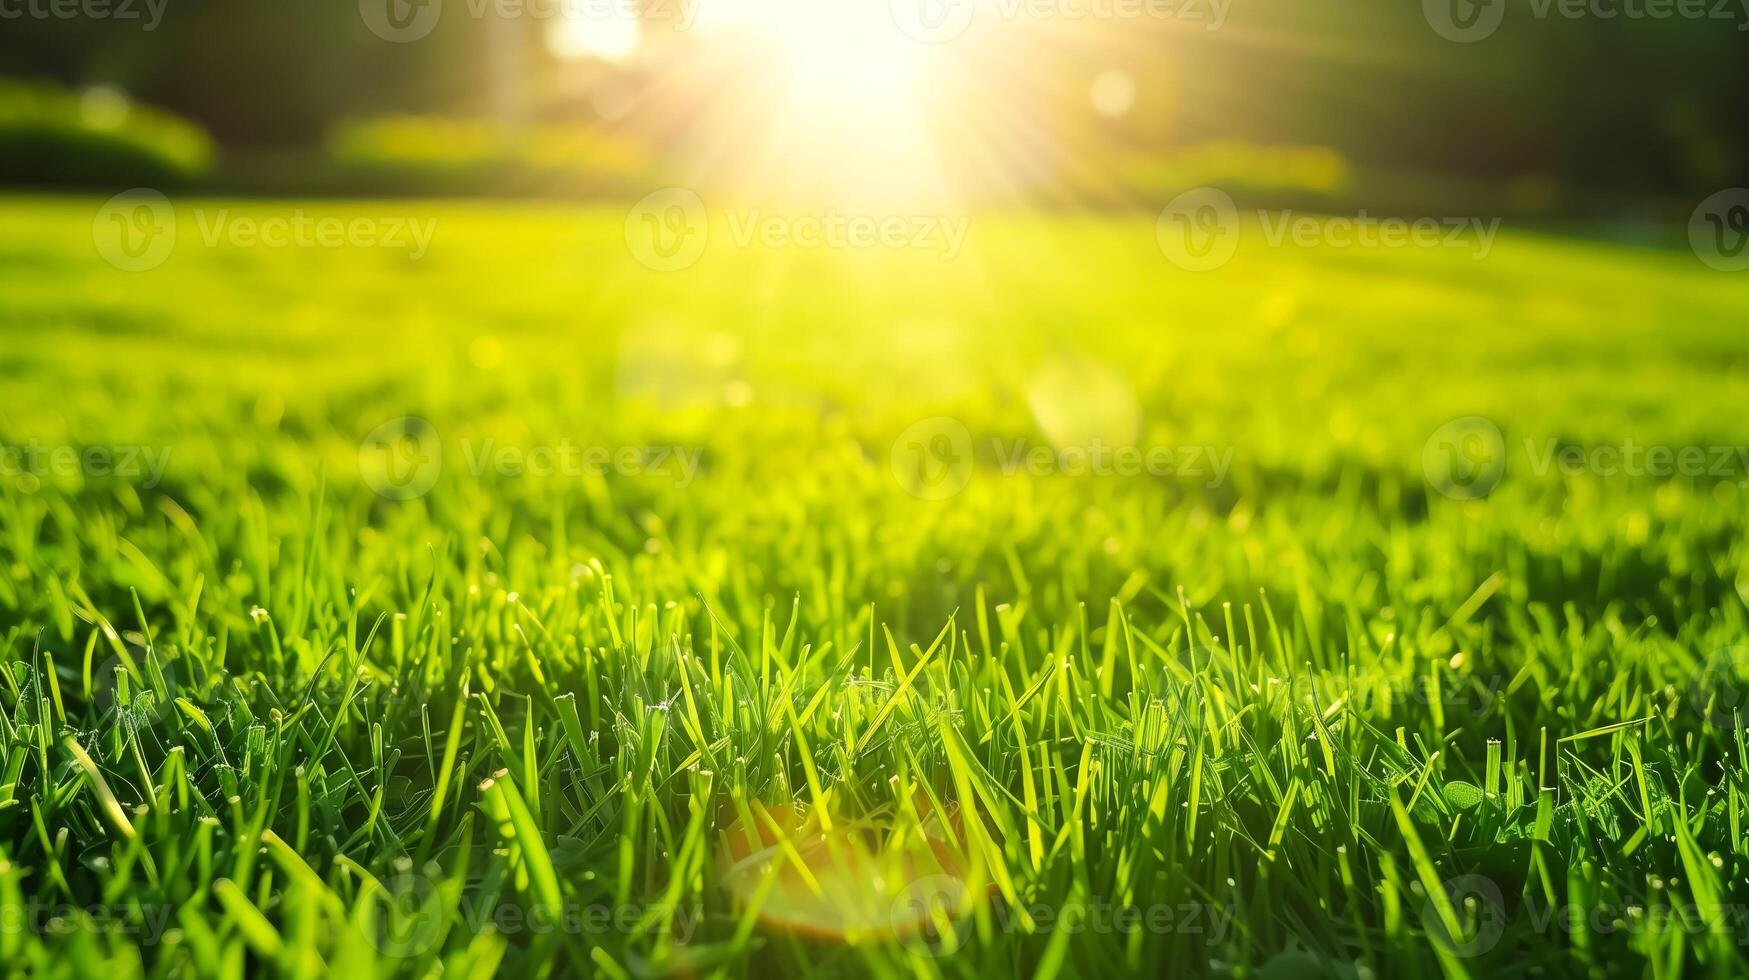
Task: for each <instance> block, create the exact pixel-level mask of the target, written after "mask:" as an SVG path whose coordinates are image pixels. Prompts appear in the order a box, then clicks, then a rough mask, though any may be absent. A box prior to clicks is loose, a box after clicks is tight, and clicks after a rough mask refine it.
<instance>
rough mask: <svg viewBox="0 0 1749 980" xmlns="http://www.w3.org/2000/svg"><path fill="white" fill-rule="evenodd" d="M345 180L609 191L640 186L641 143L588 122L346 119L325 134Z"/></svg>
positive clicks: (645, 170) (644, 171) (456, 188)
mask: <svg viewBox="0 0 1749 980" xmlns="http://www.w3.org/2000/svg"><path fill="white" fill-rule="evenodd" d="M328 154H329V159H330V161H331V162H332V164H333V166H334V169H335V170H337V171H338V172H339V175H340V176H341V177H342V178H343V179H348V180H349V182H351V183H355V184H364V185H374V184H376V183H377V182H379V181H381V182H384V183H385V186H386V187H390V188H399V189H401V190H403V191H405V190H414V189H416V190H418V191H421V192H426V193H456V192H463V191H477V190H479V189H481V188H482V187H488V188H490V189H493V190H499V191H508V190H515V189H517V188H538V189H540V190H542V191H543V192H551V191H553V190H564V191H569V192H573V193H601V194H612V193H617V192H626V191H629V190H631V189H633V188H635V187H638V186H642V184H643V182H644V181H645V180H646V179H647V176H648V175H649V174H650V172H651V170H652V169H653V168H654V167H655V163H654V161H653V160H652V159H651V154H650V152H649V150H648V148H647V147H645V146H643V145H642V144H640V143H639V142H637V141H635V140H632V139H629V138H627V137H624V136H616V135H613V134H609V133H604V132H601V131H600V130H598V129H593V128H591V127H587V126H557V125H550V126H536V127H529V128H511V127H507V126H503V125H499V124H496V123H492V122H486V121H480V120H469V119H453V118H438V117H426V116H395V117H389V118H382V119H374V120H368V121H362V122H349V123H344V124H342V125H340V126H339V127H337V128H336V130H335V132H334V134H333V136H332V137H331V138H330V139H329V141H328Z"/></svg>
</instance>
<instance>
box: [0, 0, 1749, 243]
mask: <svg viewBox="0 0 1749 980" xmlns="http://www.w3.org/2000/svg"><path fill="white" fill-rule="evenodd" d="M1422 7H1423V5H1422V4H1420V3H1413V2H1410V3H1403V2H1398V0H1356V2H1353V3H1345V4H1307V3H1303V2H1299V0H1253V2H1249V3H1244V4H1234V5H1232V7H1231V9H1230V11H1229V12H1228V16H1227V17H1226V19H1225V22H1224V24H1223V26H1222V27H1221V28H1220V29H1219V30H1206V29H1205V28H1204V26H1203V25H1202V24H1198V23H1194V22H1175V21H1172V20H1170V19H1159V20H1153V21H1138V22H1133V23H1130V22H1125V23H1121V24H1115V23H1114V24H1109V25H1104V26H1107V27H1110V28H1111V31H1110V34H1113V35H1116V36H1115V37H1113V36H1104V37H1101V36H1099V35H1098V34H1097V32H1093V31H1082V30H1081V29H1080V28H1081V27H1082V26H1086V25H1080V24H1068V23H1061V24H1045V25H1038V27H1039V29H1038V30H1029V31H1019V32H1016V33H1024V34H1027V35H1028V38H1029V43H1031V45H1032V46H1031V47H1029V48H1028V49H1027V50H1026V51H1025V56H1024V58H1022V59H1019V60H1021V61H1023V62H1024V63H1025V64H1026V65H1028V66H1029V70H1028V71H1026V72H1019V73H1013V74H1014V77H1011V78H1010V77H1004V78H1003V79H1002V80H1001V84H1000V86H999V88H1000V91H1001V94H1002V96H1003V98H1004V100H1006V101H1005V102H1004V103H1003V108H1005V109H1007V110H1009V111H1011V112H1015V113H1024V114H1025V115H1026V116H1028V117H1029V118H1037V119H1038V121H1039V122H1040V123H1041V124H1042V125H1044V126H1046V127H1047V128H1049V129H1050V130H1051V131H1052V132H1054V133H1058V134H1072V135H1070V136H1068V137H1065V145H1064V146H1063V147H1062V148H1061V149H1062V151H1063V152H1064V153H1067V154H1071V155H1074V156H1077V157H1079V156H1081V155H1082V154H1084V153H1086V152H1088V151H1090V150H1094V149H1097V148H1098V147H1099V146H1101V145H1106V144H1109V145H1110V146H1112V147H1116V148H1120V149H1123V150H1129V151H1133V152H1136V153H1138V154H1154V153H1166V152H1174V151H1180V150H1183V149H1184V148H1186V147H1195V146H1200V145H1203V144H1223V143H1225V142H1226V141H1234V140H1236V141H1242V142H1245V143H1251V144H1256V145H1260V146H1272V145H1287V146H1323V147H1329V148H1330V149H1331V150H1333V151H1335V152H1336V153H1338V154H1340V155H1341V156H1342V157H1343V158H1344V159H1346V160H1348V161H1349V162H1350V164H1351V165H1352V166H1353V167H1354V169H1355V171H1356V172H1357V173H1366V174H1369V175H1370V174H1371V173H1374V172H1380V173H1413V174H1435V175H1444V176H1448V177H1452V178H1459V179H1462V180H1467V181H1472V182H1476V183H1477V184H1478V185H1481V186H1488V185H1499V184H1501V183H1502V182H1510V181H1518V182H1521V184H1523V186H1527V187H1528V186H1541V187H1545V188H1546V187H1556V188H1579V189H1588V190H1594V191H1600V192H1604V193H1603V194H1602V195H1601V201H1599V199H1598V198H1595V197H1585V196H1583V195H1577V194H1569V195H1549V194H1543V195H1542V197H1544V198H1546V199H1549V200H1558V201H1562V202H1566V203H1567V204H1569V205H1570V206H1571V208H1572V209H1574V210H1584V211H1588V212H1593V213H1597V212H1602V213H1610V212H1612V207H1611V205H1612V204H1613V205H1614V208H1613V210H1620V202H1625V201H1633V202H1639V201H1643V200H1645V199H1646V198H1648V197H1650V196H1655V195H1659V194H1669V195H1672V197H1673V199H1674V200H1675V201H1676V202H1678V203H1680V202H1682V201H1687V202H1688V204H1689V206H1690V207H1692V201H1693V200H1694V199H1695V197H1696V195H1697V194H1701V193H1711V192H1712V191H1715V190H1717V189H1719V188H1720V187H1727V186H1732V185H1733V184H1743V183H1749V130H1746V129H1745V127H1743V126H1742V125H1741V118H1740V117H1741V112H1742V110H1741V107H1742V104H1743V102H1744V97H1745V96H1746V95H1749V57H1745V54H1746V53H1749V51H1746V48H1749V32H1745V31H1743V30H1741V29H1740V27H1741V25H1740V24H1739V23H1737V22H1736V20H1733V19H1731V18H1728V17H1717V16H1710V15H1709V16H1708V17H1705V18H1689V19H1684V18H1681V17H1670V18H1667V19H1662V20H1651V19H1646V18H1644V17H1641V18H1632V17H1622V16H1618V17H1615V18H1613V19H1610V18H1604V17H1598V16H1591V15H1587V16H1583V17H1579V18H1571V17H1565V16H1558V15H1555V14H1550V13H1545V15H1544V16H1541V17H1539V16H1537V15H1536V13H1535V11H1534V9H1533V8H1532V7H1531V6H1530V5H1526V4H1514V5H1511V6H1510V8H1509V9H1508V10H1507V13H1506V15H1505V19H1504V23H1503V24H1502V26H1501V27H1500V29H1499V30H1498V31H1497V32H1496V33H1495V34H1494V35H1493V36H1491V37H1489V38H1487V39H1486V40H1485V41H1481V42H1479V43H1475V44H1454V43H1451V42H1449V41H1447V40H1445V39H1444V38H1442V37H1440V36H1439V35H1438V34H1437V33H1436V32H1435V31H1434V30H1433V29H1432V28H1431V27H1430V26H1429V23H1428V21H1427V19H1426V17H1425V15H1424V13H1423V9H1422ZM463 9H464V8H463V7H461V6H460V5H452V7H451V11H450V13H448V14H446V15H445V17H444V19H443V21H442V22H441V23H440V24H439V25H438V26H437V28H436V30H434V31H433V32H432V34H431V35H430V36H429V37H427V38H425V39H423V40H421V41H420V42H419V43H416V44H391V43H388V42H385V41H383V40H382V39H381V38H378V37H376V36H374V35H373V34H372V33H371V32H370V31H369V29H367V28H366V26H365V25H364V24H363V22H362V20H361V18H360V16H359V8H358V4H357V3H354V2H351V0H308V2H304V3H299V4H295V5H293V4H239V3H234V2H232V3H224V2H221V0H178V2H177V3H175V4H172V5H170V6H169V7H168V8H167V9H166V13H165V16H164V18H163V22H162V23H161V24H159V25H157V26H156V27H155V29H153V30H150V31H143V30H141V29H140V28H139V27H138V26H129V25H128V24H125V23H119V22H115V21H107V22H105V21H95V20H85V21H57V20H30V19H21V20H15V21H8V22H7V26H6V29H5V31H4V32H3V33H0V66H4V70H5V71H6V72H8V73H10V74H14V75H41V76H43V77H48V78H53V79H56V80H58V81H60V82H61V83H62V84H65V85H68V86H72V87H79V86H86V85H93V84H104V85H111V86H115V87H117V88H120V89H123V90H125V91H127V92H129V93H131V94H132V95H133V96H134V97H136V98H137V99H139V100H140V101H142V102H147V103H151V104H154V105H163V106H166V107H168V108H170V109H172V110H173V111H175V112H177V113H180V114H182V115H184V116H187V117H189V118H192V119H196V120H198V121H200V123H201V124H202V125H203V126H205V127H207V129H208V130H209V131H210V132H212V133H213V134H214V136H215V138H216V139H217V140H218V141H219V142H220V143H221V144H223V145H224V146H226V147H227V149H230V148H245V149H256V148H273V149H275V150H284V149H286V148H297V149H298V150H300V151H302V152H305V153H309V152H314V151H316V150H319V149H320V147H321V146H323V145H324V143H325V141H327V140H328V139H329V138H330V136H331V134H332V133H333V131H334V127H335V126H336V125H337V124H338V123H339V122H340V121H341V120H343V119H347V118H375V117H386V116H393V115H401V114H415V115H422V116H424V115H433V116H454V117H471V118H491V117H493V116H494V115H495V114H496V113H498V112H500V111H501V110H502V109H503V105H501V104H497V102H498V100H499V95H500V94H501V93H500V92H499V91H498V90H497V89H496V88H495V86H496V85H497V84H498V81H499V80H501V78H502V77H503V74H504V59H503V58H502V57H501V55H502V53H503V51H504V50H509V49H513V50H515V51H517V52H518V54H517V56H516V58H515V59H513V60H514V61H515V62H516V70H517V71H518V72H519V73H520V74H521V76H522V79H523V86H524V89H525V92H524V94H525V96H526V98H525V99H524V102H525V103H526V104H521V105H518V106H517V107H516V110H517V112H519V113H523V114H525V115H526V118H528V119H529V120H531V121H532V122H535V123H539V124H573V123H576V124H587V125H597V124H599V125H602V126H604V127H605V128H609V129H618V128H625V129H629V130H631V131H633V132H639V131H642V132H645V133H647V134H650V135H654V136H656V137H657V139H656V141H655V142H654V143H653V145H656V146H657V147H658V149H659V150H660V147H661V146H662V144H661V138H663V137H667V136H672V135H673V130H682V129H684V128H685V127H686V126H688V125H689V124H690V121H691V117H687V116H679V117H677V118H675V119H669V120H665V121H664V122H665V123H667V124H668V125H669V128H668V129H663V128H661V127H655V126H652V125H651V124H650V121H649V120H647V119H641V118H639V117H638V116H637V115H636V114H634V115H633V116H631V117H628V118H626V119H624V120H614V119H610V118H608V117H607V116H604V115H602V114H600V113H599V112H598V111H597V109H596V107H595V106H594V105H593V104H592V101H591V98H590V94H591V93H592V92H595V91H598V90H599V86H600V84H602V80H601V79H600V78H597V77H591V74H590V66H587V65H583V64H579V63H568V62H563V61H561V60H558V59H556V58H554V57H553V56H552V55H551V54H550V53H549V52H548V51H547V50H546V48H545V46H544V45H543V43H542V32H543V31H544V30H545V28H546V27H547V26H548V22H547V21H544V20H542V19H540V18H536V17H524V18H521V19H519V20H515V21H512V22H507V23H506V22H499V21H497V20H495V19H493V18H489V17H472V16H463V15H461V13H460V12H461V11H462V10H463ZM1721 9H1722V8H1721ZM1710 12H1711V11H1710V10H1709V14H1710ZM1724 13H1727V14H1733V15H1735V14H1738V13H1740V11H1734V10H1725V11H1724ZM1738 19H1740V17H1739V18H1738ZM1029 26H1031V25H1029ZM670 33H672V32H670ZM506 42H508V44H507V43H506ZM1008 60H1009V63H1012V62H1013V61H1014V60H1016V59H1013V58H1010V59H1008ZM998 67H999V66H998ZM1113 69H1115V70H1122V71H1125V72H1127V73H1128V74H1130V75H1131V76H1132V77H1133V78H1134V79H1135V80H1136V83H1137V90H1138V91H1137V98H1136V103H1135V106H1134V108H1133V109H1132V110H1131V111H1129V112H1128V113H1126V114H1124V115H1123V116H1122V117H1121V118H1115V119H1101V118H1097V116H1096V114H1095V113H1093V112H1092V110H1091V107H1090V105H1089V99H1088V95H1087V87H1088V85H1089V83H1090V82H1091V80H1092V79H1093V78H1094V77H1096V76H1097V75H1098V74H1099V73H1100V72H1103V71H1107V70H1113ZM627 73H628V75H630V76H632V78H633V81H634V82H635V83H637V84H644V83H649V84H650V85H652V86H655V87H657V88H662V87H663V83H664V82H665V81H672V80H673V79H674V78H675V77H676V76H677V75H679V74H684V73H678V72H675V71H668V72H662V71H659V70H653V69H652V68H651V66H649V65H636V64H634V65H632V66H629V67H628V69H627ZM744 81H745V80H744V79H741V78H737V77H734V76H730V77H726V78H724V79H722V80H721V82H720V85H721V86H724V87H727V86H733V85H737V84H742V83H743V82H744ZM673 88H675V86H672V85H668V86H667V87H666V88H664V89H663V92H664V95H672V94H673V92H672V91H670V90H671V89H673ZM1029 152H1033V153H1037V152H1040V151H1039V150H1038V148H1037V147H1032V148H1031V149H1029ZM1636 206H1637V205H1636ZM1684 213H1686V212H1684Z"/></svg>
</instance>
